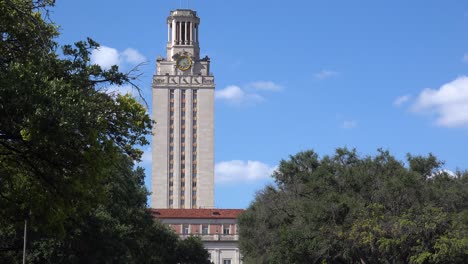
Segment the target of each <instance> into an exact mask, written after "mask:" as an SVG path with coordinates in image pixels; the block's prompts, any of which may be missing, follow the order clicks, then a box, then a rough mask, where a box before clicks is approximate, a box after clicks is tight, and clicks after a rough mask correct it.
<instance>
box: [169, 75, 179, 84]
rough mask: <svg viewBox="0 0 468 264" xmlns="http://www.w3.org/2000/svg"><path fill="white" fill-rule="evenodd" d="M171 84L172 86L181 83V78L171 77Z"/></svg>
mask: <svg viewBox="0 0 468 264" xmlns="http://www.w3.org/2000/svg"><path fill="white" fill-rule="evenodd" d="M169 82H170V83H171V84H178V83H179V78H178V77H171V78H170V80H169Z"/></svg>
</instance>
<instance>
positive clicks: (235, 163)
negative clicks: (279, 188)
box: [215, 160, 276, 183]
mask: <svg viewBox="0 0 468 264" xmlns="http://www.w3.org/2000/svg"><path fill="white" fill-rule="evenodd" d="M275 169H276V168H275V167H273V166H269V165H267V164H265V163H263V162H260V161H252V160H248V161H242V160H231V161H223V162H219V163H217V164H216V165H215V179H216V182H218V183H230V182H254V181H257V180H263V179H267V178H269V177H270V176H271V175H272V173H273V171H274V170H275Z"/></svg>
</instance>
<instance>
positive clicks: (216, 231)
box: [152, 209, 244, 264]
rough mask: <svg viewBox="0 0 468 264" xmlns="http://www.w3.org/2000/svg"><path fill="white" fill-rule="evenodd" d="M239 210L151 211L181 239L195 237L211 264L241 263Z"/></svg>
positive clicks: (240, 210) (240, 211)
mask: <svg viewBox="0 0 468 264" xmlns="http://www.w3.org/2000/svg"><path fill="white" fill-rule="evenodd" d="M243 211H244V210H242V209H152V214H153V217H154V218H156V219H158V220H159V221H161V223H163V224H164V225H167V226H168V227H170V228H172V229H173V230H174V232H176V233H177V234H178V235H179V236H180V237H181V239H184V238H187V237H188V236H197V237H200V239H201V240H202V242H203V245H204V247H205V249H206V250H207V251H208V252H209V253H210V259H211V261H212V262H213V263H214V264H241V263H242V258H241V254H240V252H239V246H238V244H239V232H238V231H239V227H238V225H237V217H238V216H239V214H241V213H242V212H243Z"/></svg>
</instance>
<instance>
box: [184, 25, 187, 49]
mask: <svg viewBox="0 0 468 264" xmlns="http://www.w3.org/2000/svg"><path fill="white" fill-rule="evenodd" d="M184 26H185V45H187V44H188V34H187V33H188V22H184Z"/></svg>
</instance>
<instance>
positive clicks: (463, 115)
mask: <svg viewBox="0 0 468 264" xmlns="http://www.w3.org/2000/svg"><path fill="white" fill-rule="evenodd" d="M412 110H413V111H415V112H419V113H430V114H434V115H435V116H436V124H437V125H440V126H444V127H466V126H468V76H462V77H459V78H457V79H455V80H453V81H451V82H449V83H446V84H444V85H442V86H441V87H440V88H439V89H424V90H423V91H422V92H421V93H420V94H419V96H418V98H417V99H416V102H415V103H414V104H413V106H412Z"/></svg>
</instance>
